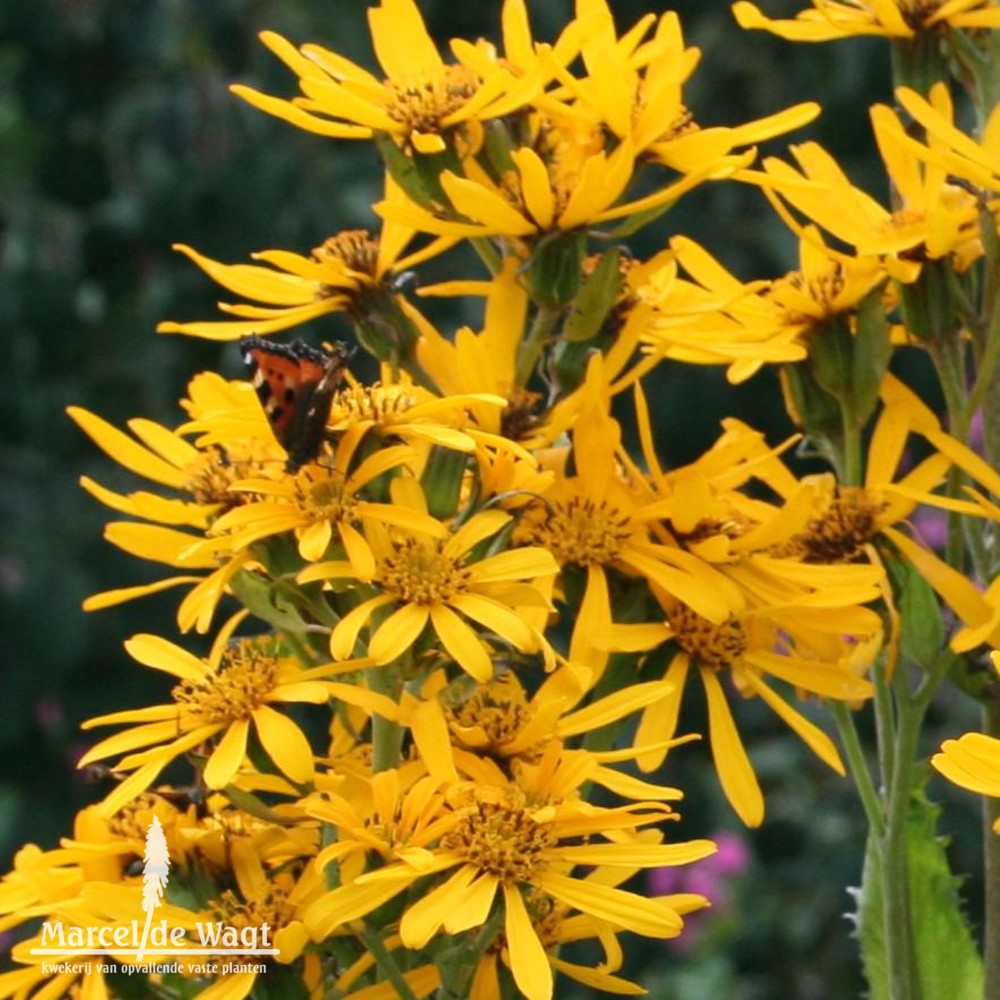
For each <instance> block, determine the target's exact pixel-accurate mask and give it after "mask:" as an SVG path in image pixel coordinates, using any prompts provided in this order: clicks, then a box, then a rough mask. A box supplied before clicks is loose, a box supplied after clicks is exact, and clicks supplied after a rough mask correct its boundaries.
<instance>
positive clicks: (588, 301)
mask: <svg viewBox="0 0 1000 1000" xmlns="http://www.w3.org/2000/svg"><path fill="white" fill-rule="evenodd" d="M621 258H622V254H621V250H620V249H618V248H617V247H615V248H614V249H612V250H609V251H608V252H607V253H605V254H602V255H601V259H600V261H598V264H597V267H595V268H594V270H593V271H591V273H590V274H589V275H588V276H587V278H586V280H585V281H584V282H583V284H582V285H581V286H580V291H579V293H578V294H577V296H576V299H575V301H574V302H573V307H572V310H571V311H570V314H569V318H568V319H567V320H566V324H565V326H564V327H563V334H562V335H563V339H564V340H568V341H584V340H592V339H593V338H594V337H595V336H597V334H598V333H599V332H600V329H601V326H602V325H603V323H604V321H605V319H607V316H608V313H609V312H610V311H611V308H612V307H613V306H614V304H615V302H616V301H617V300H618V296H619V295H620V294H621V290H622V275H621Z"/></svg>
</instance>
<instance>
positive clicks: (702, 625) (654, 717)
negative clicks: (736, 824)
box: [607, 592, 872, 826]
mask: <svg viewBox="0 0 1000 1000" xmlns="http://www.w3.org/2000/svg"><path fill="white" fill-rule="evenodd" d="M837 603H840V602H837ZM664 611H665V613H666V620H665V621H664V622H662V623H656V624H650V625H615V626H612V627H611V628H610V629H608V630H607V632H608V634H607V641H608V642H609V644H611V645H613V646H614V647H615V648H617V649H630V650H632V651H640V650H643V649H650V648H653V647H656V646H660V645H662V644H663V643H665V642H668V641H672V642H673V643H675V644H676V646H677V652H676V653H675V654H674V656H673V659H672V660H671V661H670V664H669V666H668V668H667V672H666V674H665V675H664V679H665V680H666V681H668V682H669V683H670V684H672V685H673V687H674V691H673V692H672V693H671V694H670V695H668V697H666V698H665V699H663V700H661V701H659V702H657V703H656V704H654V705H653V706H651V707H650V708H648V709H647V710H646V712H645V713H644V716H643V719H642V722H641V723H640V725H639V730H638V732H637V733H636V742H637V743H643V742H649V743H652V742H653V741H654V740H656V739H670V738H671V737H672V736H673V735H674V732H675V731H676V728H677V722H678V716H679V712H680V705H681V699H682V696H683V691H684V686H685V684H686V682H687V678H688V675H689V673H690V672H691V668H692V666H694V667H695V669H696V672H697V674H698V676H699V677H700V679H701V682H702V686H703V688H704V691H705V698H706V702H707V705H708V728H709V743H710V745H711V748H712V757H713V759H714V761H715V768H716V771H717V773H718V775H719V780H720V782H721V784H722V789H723V791H724V792H725V794H726V798H728V799H729V802H730V804H731V805H732V806H733V808H734V809H735V810H736V813H737V815H738V816H739V817H740V819H742V820H743V822H744V823H746V824H747V826H759V825H760V824H761V823H762V822H763V819H764V797H763V794H762V793H761V790H760V785H759V784H758V782H757V778H756V775H755V774H754V771H753V766H752V764H751V763H750V758H749V757H748V756H747V752H746V749H745V748H744V746H743V741H742V740H741V738H740V734H739V729H738V728H737V726H736V722H735V719H734V718H733V713H732V710H731V709H730V707H729V702H728V700H727V697H726V693H725V690H724V688H723V685H722V675H723V674H724V673H728V675H729V677H730V678H731V680H732V682H733V684H734V685H735V687H736V690H737V691H738V692H739V693H740V694H741V695H743V696H744V697H753V696H757V697H759V698H761V700H762V701H764V703H765V704H766V705H767V706H768V707H769V708H771V709H772V711H774V713H775V714H776V715H777V716H778V717H779V718H780V719H781V720H782V721H783V722H785V723H786V724H787V725H788V726H789V727H791V729H792V730H793V731H794V732H795V733H796V735H797V736H799V737H800V738H801V739H802V741H803V742H804V743H805V744H806V745H807V746H808V747H809V748H810V749H811V750H812V751H813V752H814V753H815V754H816V755H817V756H818V757H819V758H820V759H821V760H823V761H824V762H825V763H827V764H828V765H829V766H830V767H832V768H833V769H834V770H835V771H837V773H838V774H844V773H845V771H844V766H843V763H842V762H841V759H840V755H839V753H838V752H837V748H836V747H835V746H834V744H833V742H832V741H831V740H830V738H829V737H828V736H827V735H826V734H825V733H824V732H823V731H822V730H821V729H820V728H819V727H818V726H816V725H815V724H814V723H812V722H810V721H809V720H808V719H806V718H805V716H803V715H802V714H801V713H799V712H798V711H796V709H794V708H793V707H792V706H791V705H790V704H789V702H788V701H786V700H785V698H783V697H782V696H781V695H780V694H779V693H778V692H777V691H775V690H774V689H773V688H772V687H771V686H770V684H769V683H768V680H767V679H768V678H773V679H775V680H779V681H784V682H786V683H787V684H790V685H792V686H794V687H795V688H796V689H797V690H800V691H803V692H806V693H808V694H812V695H816V696H818V697H821V698H833V699H836V700H838V701H848V702H853V701H856V700H858V699H861V698H867V697H870V696H871V693H872V686H871V684H870V683H869V682H868V681H867V680H865V679H864V678H861V677H858V676H857V675H856V674H855V673H854V672H853V671H852V669H851V666H850V662H849V660H850V652H851V648H850V646H849V644H848V643H846V642H844V641H843V640H841V639H840V638H839V636H837V635H836V633H837V631H838V630H839V629H848V630H849V629H851V623H850V622H848V620H847V616H846V611H847V609H846V608H845V607H844V606H838V607H832V606H830V604H829V603H828V601H827V599H826V597H825V596H824V595H823V594H815V593H814V594H809V593H801V592H800V593H799V594H798V595H797V596H796V595H794V594H792V593H788V594H786V595H785V597H784V600H780V599H779V602H776V603H775V604H773V605H772V606H770V607H768V606H766V605H764V606H759V607H754V608H749V609H747V610H745V611H742V612H739V613H737V614H734V615H732V616H730V617H729V618H727V619H726V620H725V621H723V622H721V623H718V624H716V623H713V622H710V621H708V620H706V619H705V618H702V617H701V616H700V615H698V614H696V613H695V612H693V611H692V610H691V609H690V608H688V607H685V606H684V605H683V604H680V603H679V602H677V601H672V600H666V601H665V602H664ZM845 622H846V624H845ZM662 756H663V754H662V752H660V751H653V752H651V753H647V754H643V755H640V756H639V758H638V760H639V765H640V767H643V768H648V769H650V770H652V769H653V768H654V767H657V766H659V763H660V761H661V760H662Z"/></svg>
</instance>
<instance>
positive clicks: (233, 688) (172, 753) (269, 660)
mask: <svg viewBox="0 0 1000 1000" xmlns="http://www.w3.org/2000/svg"><path fill="white" fill-rule="evenodd" d="M243 617H245V613H241V614H239V615H236V616H234V617H233V618H232V619H231V620H230V621H229V623H228V624H227V625H226V626H225V627H224V628H223V629H222V630H220V632H219V635H218V637H217V638H216V641H215V643H214V644H213V647H212V651H211V653H210V655H209V656H208V657H207V658H206V659H199V658H198V657H196V656H193V655H192V654H191V653H189V652H188V651H187V650H185V649H182V648H181V647H180V646H175V645H174V644H173V643H171V642H168V641H167V640H166V639H161V638H159V637H158V636H154V635H137V636H133V637H132V638H131V639H130V640H129V641H128V642H127V643H126V644H125V648H126V649H127V650H128V652H129V653H130V655H131V656H132V657H133V658H134V659H135V660H137V661H138V662H139V663H141V664H143V665H144V666H148V667H152V668H153V669H154V670H162V671H164V672H165V673H168V674H172V675H173V676H174V677H176V678H177V681H178V683H177V684H176V686H175V687H174V689H173V691H172V692H171V694H172V700H171V702H169V703H168V704H165V705H154V706H152V707H150V708H142V709H136V710H132V711H124V712H113V713H111V714H110V715H102V716H99V717H98V718H96V719H90V720H89V721H87V722H86V723H84V728H85V729H91V728H93V727H94V726H105V725H113V724H117V723H123V722H124V723H137V725H136V726H135V727H134V728H131V729H126V730H124V731H123V732H121V733H118V734H116V735H115V736H110V737H108V738H106V739H104V740H102V741H101V742H100V743H98V744H97V745H96V746H94V747H91V749H90V750H89V751H88V752H87V753H86V754H84V756H83V757H82V758H81V760H80V762H79V766H80V767H84V766H85V765H87V764H89V763H92V762H93V761H95V760H102V759H104V758H106V757H111V756H115V755H117V754H120V753H123V752H124V753H127V754H128V755H127V756H126V757H124V758H122V759H121V760H120V761H118V763H117V764H115V765H114V768H113V770H115V771H117V772H128V771H131V772H132V774H130V775H129V776H128V777H127V778H125V779H124V780H123V781H122V782H121V783H120V784H119V785H118V787H117V788H116V789H115V790H114V791H113V792H112V793H111V794H110V795H109V796H108V797H107V798H106V799H105V800H104V802H103V803H102V804H101V809H102V812H103V814H105V815H110V814H111V813H114V812H115V811H117V810H118V809H119V808H120V807H121V806H122V805H123V804H124V803H127V802H129V801H130V800H131V799H133V798H134V797H135V796H136V795H138V794H139V793H140V792H142V791H144V790H145V789H147V788H148V787H149V786H150V784H151V783H152V782H153V781H154V780H155V779H156V776H157V775H158V774H159V773H160V771H162V770H163V768H164V767H166V766H167V764H169V763H170V761H172V760H173V759H174V758H175V757H178V756H180V755H181V754H184V753H187V752H188V751H191V750H194V749H195V748H196V747H200V746H202V745H203V744H204V745H206V746H210V747H211V750H210V752H208V754H207V760H206V762H205V767H204V771H203V778H204V781H205V783H206V784H207V785H208V786H209V787H210V788H222V787H223V786H224V785H226V784H228V783H229V782H230V781H232V780H233V779H234V777H235V776H236V775H237V772H238V771H239V770H240V768H241V766H242V765H243V762H244V759H245V757H246V751H247V740H248V738H249V736H250V727H251V726H253V728H254V730H255V732H256V735H257V738H258V739H259V740H260V743H261V745H262V746H263V748H264V750H265V751H266V752H267V754H268V755H269V756H270V758H271V760H272V761H273V762H274V764H275V765H276V766H277V768H278V769H279V770H280V771H281V773H282V774H284V775H286V776H287V777H288V778H289V779H291V780H292V781H294V782H297V783H299V784H304V783H307V782H309V781H311V780H312V776H313V753H312V749H311V747H310V746H309V741H308V740H307V739H306V737H305V735H304V734H303V733H302V730H301V729H299V727H298V726H297V725H296V724H295V723H294V722H293V721H292V720H291V719H290V718H289V717H288V716H286V715H284V714H282V713H281V712H280V711H278V710H277V709H276V708H275V707H274V706H276V705H280V704H281V703H283V702H286V703H295V702H308V703H312V704H317V705H318V704H324V703H325V702H326V701H327V700H328V699H329V698H330V697H336V698H339V699H341V700H343V701H345V702H347V703H348V704H360V705H362V706H364V707H366V708H369V709H372V710H377V711H379V712H384V713H388V714H389V715H390V716H394V715H395V706H394V705H392V703H391V702H388V699H386V698H384V697H382V698H380V697H379V696H378V695H375V694H374V693H373V692H369V691H366V690H365V689H364V688H362V687H359V686H358V685H351V684H338V683H335V682H331V681H327V680H325V679H324V678H326V677H327V676H328V675H329V674H331V673H337V672H340V671H341V670H342V669H343V666H344V665H343V664H331V665H329V666H327V667H315V668H313V669H309V670H307V669H303V668H302V666H301V665H300V664H299V663H298V661H297V660H295V659H294V658H292V657H283V656H278V655H277V654H276V652H275V649H274V644H273V640H270V639H267V640H259V639H240V640H236V641H235V642H230V637H231V635H232V631H233V629H234V628H235V627H236V625H238V624H239V622H240V621H241V620H242V618H243ZM367 662H368V661H359V662H358V663H357V664H356V666H357V667H362V666H364V665H365V664H366V663H367ZM217 738H218V739H217ZM213 742H214V746H212V743H213ZM142 747H145V748H148V749H143V750H140V751H139V752H134V751H136V750H137V749H138V748H142Z"/></svg>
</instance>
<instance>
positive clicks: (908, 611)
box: [886, 559, 945, 670]
mask: <svg viewBox="0 0 1000 1000" xmlns="http://www.w3.org/2000/svg"><path fill="white" fill-rule="evenodd" d="M886 564H887V566H888V569H889V575H890V577H891V578H892V586H893V590H894V591H895V594H896V606H897V607H898V608H899V615H900V618H901V619H902V622H901V630H900V647H901V651H902V654H903V656H904V658H905V659H907V660H910V661H912V662H913V663H917V664H919V665H920V666H921V667H924V668H925V669H927V670H929V669H930V668H931V666H932V664H933V663H934V660H935V659H936V658H937V656H938V654H939V653H940V652H941V650H942V649H943V648H944V646H945V633H944V622H943V621H942V620H941V608H940V606H939V605H938V600H937V597H936V596H935V595H934V591H933V590H932V589H931V586H930V584H929V583H928V582H927V581H926V580H925V579H924V578H923V577H922V576H921V575H920V573H918V572H917V570H916V569H915V568H914V567H913V566H912V565H911V564H910V563H908V562H904V561H903V560H901V559H887V560H886Z"/></svg>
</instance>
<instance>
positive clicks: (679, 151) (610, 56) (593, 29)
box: [538, 0, 820, 177]
mask: <svg viewBox="0 0 1000 1000" xmlns="http://www.w3.org/2000/svg"><path fill="white" fill-rule="evenodd" d="M576 11H577V17H578V18H584V19H586V22H587V24H588V30H587V31H586V34H585V36H584V39H583V45H582V49H581V55H582V56H583V63H584V67H585V69H586V72H587V75H586V77H584V78H582V79H577V78H576V77H574V76H572V75H571V74H570V73H569V71H568V70H566V69H564V68H562V67H559V69H558V70H557V73H556V79H557V80H558V81H559V82H560V83H561V84H563V88H562V89H561V90H559V91H555V92H553V93H552V94H548V95H546V97H545V99H544V101H539V102H538V103H539V104H543V105H544V106H546V107H549V106H550V101H551V100H553V99H558V100H560V101H566V100H567V99H570V100H571V101H572V104H571V108H572V113H573V114H574V115H575V116H584V117H586V118H587V119H588V120H590V121H592V122H593V123H594V124H599V125H602V126H604V127H606V128H607V129H608V130H609V131H610V132H611V133H612V134H614V135H615V136H617V138H618V139H619V140H625V139H628V140H629V141H630V142H631V143H632V145H633V147H634V149H635V150H636V153H637V154H640V153H642V154H645V156H646V157H648V158H650V159H652V160H654V161H656V162H658V163H662V164H663V165H664V166H668V167H671V168H672V169H674V170H677V171H679V172H680V173H684V174H687V173H692V172H695V171H699V172H700V171H702V170H703V169H704V168H705V167H706V165H709V164H716V165H718V166H719V167H720V168H723V169H724V170H725V168H726V167H727V165H728V160H727V158H728V157H729V156H730V155H731V153H732V151H733V149H734V148H736V147H738V146H747V145H750V144H753V143H758V142H763V141H764V140H766V139H771V138H774V137H775V136H777V135H781V134H783V133H785V132H788V131H790V130H791V129H794V128H799V127H801V126H802V125H806V124H808V123H809V122H810V121H812V120H813V119H814V118H815V117H816V116H817V115H818V114H819V111H820V108H819V105H817V104H815V103H812V102H808V103H804V104H799V105H796V106H795V107H793V108H788V109H787V110H785V111H782V112H780V113H779V114H776V115H772V116H770V117H768V118H763V119H760V120H758V121H753V122H747V123H745V124H743V125H738V126H736V127H734V128H722V127H719V128H702V127H701V126H699V125H698V124H697V123H696V122H695V121H694V118H693V116H692V114H691V112H690V111H689V110H688V108H687V107H686V106H685V105H684V102H683V86H684V84H685V83H686V82H687V80H688V78H689V77H690V76H691V74H692V73H693V72H694V69H695V67H696V66H697V64H698V60H699V58H700V56H701V53H700V51H699V50H698V49H695V48H686V47H685V45H684V38H683V34H682V31H681V22H680V18H679V17H678V16H677V14H676V13H675V12H673V11H668V12H667V13H665V14H663V15H662V16H660V17H659V18H656V17H654V15H652V14H647V15H646V16H645V17H643V18H642V19H641V20H640V21H639V22H638V23H637V24H636V25H635V26H634V27H633V28H632V29H631V30H629V31H628V32H627V33H626V34H624V35H623V36H622V37H621V38H618V37H617V33H616V31H615V24H614V18H613V16H612V13H611V10H610V9H609V7H608V4H607V2H606V0H577V4H576ZM654 25H655V31H654V33H653V37H652V38H647V35H648V33H649V31H650V29H652V28H653V27H654ZM738 176H739V175H738V174H737V177H738Z"/></svg>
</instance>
